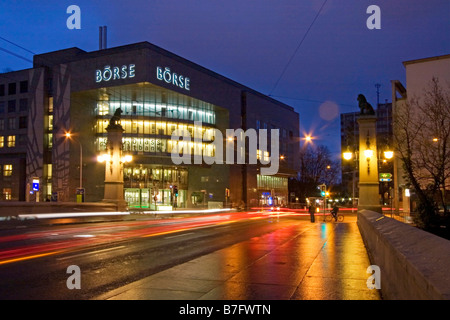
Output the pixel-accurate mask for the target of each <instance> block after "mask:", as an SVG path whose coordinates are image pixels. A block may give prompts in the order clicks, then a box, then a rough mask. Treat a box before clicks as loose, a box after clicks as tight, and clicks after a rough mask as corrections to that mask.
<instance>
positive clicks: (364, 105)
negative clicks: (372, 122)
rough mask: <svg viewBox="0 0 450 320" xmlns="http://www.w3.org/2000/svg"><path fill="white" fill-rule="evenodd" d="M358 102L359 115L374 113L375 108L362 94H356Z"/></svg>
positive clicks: (371, 114)
mask: <svg viewBox="0 0 450 320" xmlns="http://www.w3.org/2000/svg"><path fill="white" fill-rule="evenodd" d="M358 102H359V109H360V110H361V115H364V116H373V115H375V110H374V109H373V107H372V106H371V105H370V103H368V102H367V99H366V97H365V96H364V95H362V94H359V95H358Z"/></svg>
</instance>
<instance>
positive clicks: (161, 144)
mask: <svg viewBox="0 0 450 320" xmlns="http://www.w3.org/2000/svg"><path fill="white" fill-rule="evenodd" d="M105 90H106V89H105ZM107 90H108V92H106V91H103V92H102V91H101V90H100V97H99V99H98V101H97V103H96V122H95V134H96V150H97V152H98V153H101V152H102V151H104V150H106V148H107V140H108V139H107V131H106V128H107V127H108V125H109V121H110V119H111V116H112V115H113V114H114V113H115V111H116V110H117V109H118V108H121V110H122V114H121V119H120V124H121V125H122V127H123V129H124V133H123V137H122V150H123V152H127V153H132V154H139V155H144V156H158V157H160V156H167V157H168V156H170V153H171V151H172V149H173V147H175V145H176V144H177V143H184V146H183V152H189V153H190V154H191V155H197V154H201V155H203V156H210V157H213V156H214V152H215V150H214V146H213V144H212V143H211V142H212V141H213V140H214V130H215V123H216V113H215V106H214V105H212V104H209V103H206V102H203V101H200V100H197V99H193V98H191V97H188V96H185V95H182V94H179V93H176V92H172V91H169V90H166V89H163V88H160V87H157V86H155V85H152V84H148V83H145V84H137V85H133V86H121V87H115V88H108V89H107ZM196 121H199V122H201V125H199V124H198V123H196V124H194V122H196ZM175 130H178V132H177V133H180V132H181V131H184V132H186V133H187V132H188V133H189V134H190V135H191V137H192V142H188V141H183V142H181V141H180V142H178V140H172V139H171V136H172V134H173V133H174V132H175ZM194 137H202V141H201V142H193V138H194ZM141 159H144V158H141ZM144 162H145V160H144ZM187 189H188V170H187V169H186V168H183V167H173V166H169V165H156V164H145V163H136V161H133V163H132V164H130V165H127V166H125V167H124V192H125V200H126V201H127V202H128V205H129V206H130V207H131V208H145V209H146V208H148V209H151V210H161V209H170V208H176V207H178V208H184V207H186V206H187V203H186V201H187ZM175 190H176V192H175Z"/></svg>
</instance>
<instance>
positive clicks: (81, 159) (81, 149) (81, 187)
mask: <svg viewBox="0 0 450 320" xmlns="http://www.w3.org/2000/svg"><path fill="white" fill-rule="evenodd" d="M65 136H66V138H67V139H69V140H71V141H76V142H78V144H79V145H80V189H83V146H82V145H81V142H80V141H79V140H77V139H74V138H73V134H72V133H70V132H66V133H65Z"/></svg>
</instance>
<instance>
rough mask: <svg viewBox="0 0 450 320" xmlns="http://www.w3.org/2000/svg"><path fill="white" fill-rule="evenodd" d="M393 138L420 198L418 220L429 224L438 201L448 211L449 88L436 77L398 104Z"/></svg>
mask: <svg viewBox="0 0 450 320" xmlns="http://www.w3.org/2000/svg"><path fill="white" fill-rule="evenodd" d="M394 140H395V142H396V147H397V152H398V154H399V157H400V160H401V162H402V164H403V168H404V170H405V174H406V179H407V181H409V183H410V184H411V185H412V187H413V188H414V189H415V191H416V194H417V196H418V198H419V220H420V221H418V222H419V224H420V225H421V226H422V227H425V228H426V227H427V226H429V224H430V223H431V221H432V219H433V216H434V215H435V214H436V202H439V203H440V204H441V205H442V206H443V208H444V213H445V214H446V215H447V214H448V210H447V208H446V205H445V204H446V199H445V187H446V181H448V178H449V177H450V90H448V89H447V90H444V89H443V88H442V87H441V86H440V84H439V81H438V79H435V78H433V80H432V81H431V83H430V85H429V88H427V90H426V91H425V92H424V95H423V96H421V97H420V98H417V97H413V98H412V99H409V100H408V101H405V103H404V104H399V105H398V107H397V109H396V110H395V114H394Z"/></svg>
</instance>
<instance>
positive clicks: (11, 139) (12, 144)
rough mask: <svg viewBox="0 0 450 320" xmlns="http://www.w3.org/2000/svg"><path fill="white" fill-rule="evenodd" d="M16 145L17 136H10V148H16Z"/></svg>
mask: <svg viewBox="0 0 450 320" xmlns="http://www.w3.org/2000/svg"><path fill="white" fill-rule="evenodd" d="M15 146H16V136H8V148H14V147H15Z"/></svg>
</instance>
